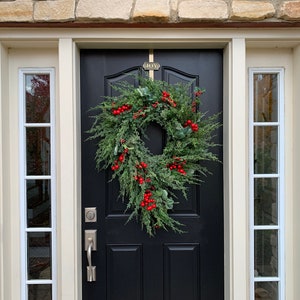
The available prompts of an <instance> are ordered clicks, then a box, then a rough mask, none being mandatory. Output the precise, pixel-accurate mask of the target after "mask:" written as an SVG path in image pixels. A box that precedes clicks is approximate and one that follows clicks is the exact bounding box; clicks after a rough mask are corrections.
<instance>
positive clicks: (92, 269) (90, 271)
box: [85, 230, 97, 282]
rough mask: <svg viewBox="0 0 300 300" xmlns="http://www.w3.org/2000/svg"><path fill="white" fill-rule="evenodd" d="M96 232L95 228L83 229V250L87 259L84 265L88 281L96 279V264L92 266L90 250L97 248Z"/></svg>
mask: <svg viewBox="0 0 300 300" xmlns="http://www.w3.org/2000/svg"><path fill="white" fill-rule="evenodd" d="M96 233H97V230H86V231H85V250H86V256H87V261H88V266H87V267H86V268H87V281H88V282H93V281H96V266H92V250H94V251H96V250H97V244H96Z"/></svg>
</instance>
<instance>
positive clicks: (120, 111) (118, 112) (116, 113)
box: [112, 104, 132, 116]
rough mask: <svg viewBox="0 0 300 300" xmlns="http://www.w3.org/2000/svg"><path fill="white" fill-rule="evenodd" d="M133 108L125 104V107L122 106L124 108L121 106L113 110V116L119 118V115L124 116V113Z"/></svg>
mask: <svg viewBox="0 0 300 300" xmlns="http://www.w3.org/2000/svg"><path fill="white" fill-rule="evenodd" d="M131 108H132V106H131V105H129V104H124V105H122V106H119V107H118V108H116V109H113V110H112V114H113V115H114V116H117V115H120V114H122V113H124V112H126V111H129V110H131Z"/></svg>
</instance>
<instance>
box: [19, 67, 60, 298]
mask: <svg viewBox="0 0 300 300" xmlns="http://www.w3.org/2000/svg"><path fill="white" fill-rule="evenodd" d="M27 74H49V76H50V123H34V125H33V124H27V123H26V108H25V105H26V103H25V93H26V91H25V85H26V84H25V75H27ZM19 107H20V111H19V132H20V150H19V156H20V220H21V222H20V224H21V228H20V234H21V239H20V240H21V249H24V251H21V299H22V300H27V299H28V288H27V286H28V285H29V284H51V285H52V299H53V300H55V299H56V295H57V270H56V266H57V255H56V252H57V246H56V243H57V241H56V236H57V235H56V154H55V153H56V146H55V141H56V138H55V133H56V131H55V70H54V68H21V69H19ZM26 127H49V128H50V153H51V161H50V175H39V176H27V175H26ZM26 179H49V180H50V181H51V227H45V228H39V227H38V228H27V226H26V223H27V221H26V219H27V218H26V212H27V208H26V185H25V180H26ZM28 232H50V233H51V254H50V255H51V275H52V276H51V279H50V280H49V279H39V280H28V279H27V274H28V270H27V255H28V253H27V241H26V239H27V237H26V236H27V233H28Z"/></svg>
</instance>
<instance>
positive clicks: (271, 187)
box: [249, 68, 284, 300]
mask: <svg viewBox="0 0 300 300" xmlns="http://www.w3.org/2000/svg"><path fill="white" fill-rule="evenodd" d="M283 76H284V73H283V69H282V68H276V69H275V68H270V69H265V68H264V69H260V68H258V69H257V68H251V69H250V72H249V91H250V93H249V101H250V114H249V115H250V134H249V139H250V141H249V145H250V165H249V170H250V176H249V178H250V234H251V243H250V244H251V251H250V255H251V300H257V299H269V300H283V299H284V259H283V258H284V253H283V251H284V247H283V245H284V242H283V241H284V228H283V225H284V220H283V217H284V214H283V211H284V119H283V118H284V92H283V80H284V78H283Z"/></svg>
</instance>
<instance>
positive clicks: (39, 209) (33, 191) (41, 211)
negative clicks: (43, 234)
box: [26, 180, 51, 227]
mask: <svg viewBox="0 0 300 300" xmlns="http://www.w3.org/2000/svg"><path fill="white" fill-rule="evenodd" d="M26 187H27V226H28V227H50V226H51V194H50V192H51V188H50V180H27V185H26Z"/></svg>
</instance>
